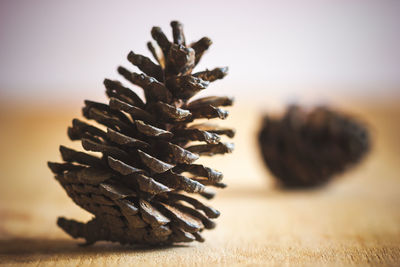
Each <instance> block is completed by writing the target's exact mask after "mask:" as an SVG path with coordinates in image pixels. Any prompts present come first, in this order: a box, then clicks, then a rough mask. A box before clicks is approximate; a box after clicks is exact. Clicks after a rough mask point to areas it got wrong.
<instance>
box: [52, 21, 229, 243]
mask: <svg viewBox="0 0 400 267" xmlns="http://www.w3.org/2000/svg"><path fill="white" fill-rule="evenodd" d="M171 27H172V30H173V42H172V43H171V42H170V41H169V40H168V39H167V37H166V36H165V35H164V33H163V32H162V31H161V29H160V28H159V27H153V29H152V31H151V35H152V37H153V38H154V40H155V41H156V42H157V44H158V46H159V47H160V49H161V51H162V53H157V50H156V49H155V47H154V46H153V45H152V43H151V42H149V43H148V48H149V50H150V51H151V53H152V54H153V56H154V57H155V59H156V60H157V62H158V64H155V63H153V61H152V60H150V59H149V58H147V57H145V56H142V55H138V54H135V53H133V52H130V53H129V55H128V60H129V61H130V62H131V63H132V64H133V65H135V66H137V67H138V68H139V69H140V70H141V71H142V72H144V73H142V74H138V73H135V72H130V71H128V70H127V69H125V68H123V67H119V68H118V72H119V73H120V74H121V75H122V76H123V77H124V78H125V79H127V80H128V81H130V82H131V83H133V84H135V85H137V86H139V87H141V88H142V89H143V90H144V96H145V101H143V100H142V99H141V98H140V97H138V95H136V93H134V92H133V91H131V90H130V89H129V88H127V87H125V86H123V85H122V84H121V83H119V82H118V81H112V80H108V79H106V80H104V85H105V87H106V93H107V96H108V97H109V98H110V101H109V103H108V104H103V103H97V102H93V101H85V107H84V108H83V116H84V117H85V118H87V119H89V120H94V121H96V122H97V123H99V124H101V125H102V126H105V127H96V126H92V125H89V124H87V123H86V122H83V121H80V120H78V119H74V120H73V121H72V127H70V128H69V129H68V136H69V137H70V139H71V140H81V143H82V146H83V148H84V149H85V150H87V151H93V152H100V153H99V154H101V157H98V156H95V155H93V154H88V153H85V152H78V151H75V150H72V149H69V148H67V147H64V146H60V152H61V156H62V158H63V160H64V163H53V162H49V163H48V165H49V167H50V169H51V170H52V172H53V173H54V174H55V178H56V179H57V180H58V181H59V182H60V183H61V185H62V186H63V187H64V189H65V190H66V192H67V194H68V195H69V196H70V197H71V198H72V200H73V201H74V202H75V203H76V204H77V205H79V206H81V207H82V208H84V209H85V210H87V211H89V212H90V213H92V214H93V215H94V218H93V219H92V220H91V221H89V222H87V223H81V222H77V221H74V220H68V219H65V218H59V219H58V225H59V226H60V227H61V228H62V229H63V230H64V231H65V232H67V233H68V234H70V235H71V236H72V237H74V238H84V239H86V243H87V244H92V243H94V242H96V241H99V240H107V241H116V242H120V243H121V244H126V243H128V244H171V243H175V242H190V241H193V240H197V241H203V237H202V236H201V235H200V232H201V231H202V230H203V229H211V228H214V227H215V224H214V222H213V221H212V220H211V219H214V218H217V217H218V216H219V212H218V211H217V210H215V209H213V208H211V207H208V206H206V205H204V204H203V203H201V202H200V201H199V200H197V199H195V198H193V197H191V196H188V195H187V194H185V192H187V193H197V194H200V195H201V196H203V197H205V198H207V199H210V198H212V197H213V195H214V193H213V191H210V190H209V189H208V188H206V186H214V187H221V188H223V187H225V184H223V183H221V180H222V173H221V172H219V171H216V170H213V169H211V168H209V167H206V166H203V165H200V164H193V162H194V161H195V160H197V159H198V158H199V156H201V155H206V156H212V155H214V154H224V153H229V152H231V151H232V149H233V144H231V143H222V142H221V135H226V136H228V137H233V135H234V131H233V130H231V129H225V128H219V127H217V126H215V125H212V124H206V123H203V124H192V122H193V121H194V120H197V119H212V118H219V119H225V118H226V117H227V116H228V112H227V111H225V110H223V109H220V108H219V107H220V106H230V105H232V102H233V100H232V99H231V98H228V97H205V98H200V99H197V100H194V101H189V100H190V99H191V98H192V97H193V96H194V95H195V94H196V93H198V92H199V91H201V90H203V89H205V88H206V87H207V86H208V85H209V83H210V82H213V81H215V80H217V79H222V78H223V77H224V76H225V75H226V74H227V71H228V68H226V67H225V68H215V69H213V70H206V71H201V72H196V73H194V74H192V70H193V68H194V67H195V66H196V64H197V63H198V62H199V60H200V58H201V56H202V55H203V53H204V52H205V51H206V50H207V49H208V47H209V46H210V45H211V40H210V39H208V38H207V37H204V38H202V39H200V40H199V41H197V42H195V43H192V44H191V45H186V42H185V37H184V35H183V30H182V24H181V23H179V22H177V21H173V22H171ZM103 129H106V130H103ZM193 141H195V142H197V143H198V144H194V145H193Z"/></svg>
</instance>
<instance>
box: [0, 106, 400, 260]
mask: <svg viewBox="0 0 400 267" xmlns="http://www.w3.org/2000/svg"><path fill="white" fill-rule="evenodd" d="M245 104H246V103H243V104H240V103H239V105H238V106H237V107H236V108H234V109H233V110H232V117H231V119H230V120H228V121H227V122H226V123H227V124H231V125H238V126H240V129H239V131H238V135H237V138H236V140H235V142H236V145H237V149H236V151H235V153H234V154H232V155H230V156H228V157H217V158H215V159H212V160H209V164H210V166H213V167H216V168H217V169H219V170H221V171H223V172H224V173H225V177H226V178H225V182H227V183H228V184H229V187H228V188H227V189H225V190H223V191H220V192H219V195H218V196H217V198H216V199H215V200H213V201H212V202H211V203H212V205H213V206H214V207H216V208H217V209H219V210H220V211H221V212H222V215H221V217H220V218H219V219H218V221H217V222H218V226H217V228H216V229H215V230H213V231H210V232H207V233H205V237H206V242H205V243H193V244H190V245H182V246H174V247H168V248H145V247H127V246H119V245H116V244H110V243H99V244H96V245H95V246H92V247H80V246H77V244H78V243H80V241H77V240H73V239H70V238H69V237H68V236H67V235H66V234H64V233H63V232H62V231H61V230H60V229H58V227H57V226H56V224H55V221H56V217H57V216H59V215H65V216H68V217H71V218H77V219H83V220H86V219H89V218H90V215H88V214H87V213H86V212H85V211H83V210H81V209H80V208H78V207H77V206H75V205H74V204H73V203H72V201H70V199H68V197H67V196H66V195H65V192H63V190H62V189H61V187H60V186H59V185H58V184H57V182H56V181H55V180H54V179H53V178H52V175H51V173H50V171H48V170H47V167H46V161H47V160H49V159H52V160H55V159H59V155H58V145H59V144H61V143H63V144H68V145H71V143H70V141H68V140H67V137H66V127H67V126H68V125H69V124H70V121H71V119H72V117H73V116H79V110H78V109H75V108H74V109H72V108H71V109H69V108H65V109H60V108H59V109H56V110H55V111H54V112H48V110H47V109H46V108H43V109H38V108H28V109H23V108H18V109H16V108H15V107H14V108H7V107H4V106H3V107H2V108H1V110H0V111H1V112H0V125H1V131H0V147H1V156H0V171H1V179H0V263H2V264H5V265H16V266H20V265H22V264H24V265H38V264H40V265H44V266H48V265H56V266H59V265H64V264H65V265H71V266H83V265H96V266H97V265H105V266H109V265H130V266H131V265H139V266H143V265H146V266H147V265H149V266H159V265H162V266H165V265H171V266H178V265H227V266H232V265H306V266H309V265H318V266H320V265H338V266H342V265H353V264H355V265H392V266H395V265H400V208H399V207H400V177H399V173H400V172H399V171H400V167H399V166H400V156H399V155H400V139H399V138H398V132H399V130H400V125H399V122H398V118H399V116H400V108H399V107H397V106H396V105H389V104H382V105H372V104H362V103H361V104H360V103H358V104H357V105H354V104H351V105H350V104H349V105H347V106H346V105H345V106H343V108H345V109H347V110H349V111H353V112H355V113H357V114H359V115H360V116H362V117H363V118H365V119H366V121H367V122H368V123H369V125H370V127H371V129H372V132H373V136H374V148H373V151H372V153H371V154H370V155H369V157H368V158H367V159H366V160H365V161H364V162H363V164H362V165H361V166H359V167H357V168H356V169H354V170H352V171H350V172H349V173H347V174H345V175H343V176H342V177H340V178H338V179H336V180H335V181H334V182H333V183H331V184H329V186H327V187H325V188H322V189H319V190H310V191H281V190H279V189H278V188H276V187H275V186H274V183H273V179H272V178H271V177H270V174H269V173H268V172H267V171H266V170H265V169H264V168H263V166H262V163H261V161H260V157H259V154H258V151H257V150H256V144H255V139H254V134H255V131H256V130H257V126H258V123H259V119H260V117H259V116H258V115H257V114H259V113H257V110H256V109H254V108H252V107H251V106H250V107H249V106H248V105H245ZM16 110H18V112H16ZM249 118H255V119H249ZM73 146H75V147H79V146H78V145H73Z"/></svg>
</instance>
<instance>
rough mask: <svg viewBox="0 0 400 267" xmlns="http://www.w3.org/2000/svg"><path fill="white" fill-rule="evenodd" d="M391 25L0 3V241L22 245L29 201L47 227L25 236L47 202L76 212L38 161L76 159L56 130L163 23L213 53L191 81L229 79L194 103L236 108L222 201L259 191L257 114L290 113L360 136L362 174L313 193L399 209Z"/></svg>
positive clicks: (270, 10) (395, 42)
mask: <svg viewBox="0 0 400 267" xmlns="http://www.w3.org/2000/svg"><path fill="white" fill-rule="evenodd" d="M399 14H400V2H399V1H396V0H393V1H391V0H335V1H334V0H325V1H321V0H300V1H288V0H279V1H278V0H277V1H272V0H264V1H250V0H247V1H236V0H235V1H215V0H214V1H211V0H202V1H175V0H170V1H151V0H147V1H105V0H101V1H99V0H96V1H95V0H93V1H88V0H85V1H53V0H36V1H29V0H25V1H24V0H9V1H7V0H1V1H0V147H1V154H0V218H6V217H7V216H8V217H9V218H11V219H12V220H13V226H12V227H11V228H7V227H6V226H4V225H5V224H3V225H2V224H1V223H0V234H2V235H6V236H7V235H11V234H12V233H18V234H21V233H23V234H25V235H30V234H31V235H32V232H31V230H30V229H28V228H26V227H25V226H24V224H23V221H25V220H26V218H27V217H24V216H27V215H26V213H24V210H28V209H29V206H26V204H27V203H28V202H30V201H38V202H40V203H41V205H38V206H37V207H36V208H35V212H37V211H38V212H39V214H41V216H48V217H46V218H47V219H46V220H44V219H43V218H41V219H39V218H36V217H35V218H34V220H36V222H40V224H41V227H40V229H42V230H37V232H36V234H37V233H39V232H40V233H42V234H49V232H48V229H56V227H55V225H54V219H55V216H56V215H59V214H65V212H60V211H56V212H53V213H48V210H54V209H59V207H61V206H57V205H56V204H57V203H58V204H61V203H62V205H63V206H62V207H63V208H62V209H65V210H69V212H70V213H71V212H75V213H79V212H81V211H78V208H77V207H76V206H74V204H73V203H72V201H69V200H68V199H67V196H66V194H65V193H64V192H63V190H62V189H61V187H60V186H59V185H58V184H57V182H56V181H55V180H54V179H53V178H52V174H51V173H50V171H49V170H48V169H47V166H46V162H47V161H48V160H52V161H56V160H58V159H60V156H59V152H58V146H59V145H60V144H65V145H68V146H70V147H79V145H78V144H71V142H70V141H69V140H68V138H67V135H66V129H67V126H69V125H70V123H71V120H72V118H73V117H80V116H81V115H80V113H81V112H80V108H81V106H82V105H83V100H84V99H91V100H95V101H106V97H105V94H104V88H103V84H102V82H103V79H104V78H106V77H107V78H113V79H114V78H115V79H120V80H121V81H123V80H122V79H121V78H120V77H119V76H118V75H117V72H116V68H117V67H118V66H119V65H123V66H125V67H128V68H129V69H131V70H135V69H134V68H133V66H131V65H130V63H129V62H128V61H127V60H126V56H127V54H128V52H129V51H131V50H132V51H134V52H135V53H140V54H144V55H147V56H150V53H149V52H148V51H147V49H146V42H147V41H149V40H150V39H151V36H150V30H151V27H152V26H160V27H162V29H163V30H164V32H165V33H166V34H167V35H168V36H169V37H171V31H170V26H169V23H170V21H171V20H180V21H181V22H182V23H183V24H184V27H185V28H184V29H185V34H186V40H187V41H195V40H198V39H200V38H201V37H203V36H208V37H210V38H211V39H212V40H213V45H212V46H211V47H210V49H209V50H208V52H207V54H206V55H205V56H204V57H203V59H202V61H201V63H200V64H199V66H198V67H197V69H198V70H202V69H205V68H214V67H217V66H229V70H230V72H229V75H228V76H227V77H226V78H225V79H224V80H221V81H217V82H215V83H213V84H212V85H211V86H210V87H209V89H207V90H205V91H204V92H202V93H201V95H229V96H233V97H235V99H236V104H235V107H234V108H232V109H231V115H230V117H229V118H228V119H227V120H226V121H224V125H228V126H233V127H235V128H237V136H236V137H235V140H234V141H235V143H236V151H235V152H234V153H233V154H232V155H228V156H225V157H216V158H213V159H212V160H210V166H212V167H215V168H217V169H219V170H221V171H223V172H224V173H225V177H226V178H225V181H226V183H228V184H229V185H230V187H229V189H227V190H224V191H223V192H221V193H222V194H223V195H224V194H225V195H230V194H232V195H233V194H234V193H235V192H239V191H240V192H244V191H246V190H247V192H251V194H253V193H254V192H260V191H264V190H269V189H268V188H272V187H271V185H272V184H273V182H272V181H273V179H272V177H271V175H270V174H269V172H268V171H267V170H266V169H265V168H264V166H263V165H262V162H261V157H260V155H259V151H258V149H257V142H256V138H255V136H256V133H257V131H258V127H259V126H260V124H259V123H260V120H261V117H262V114H263V113H264V112H272V113H279V112H281V111H282V109H283V108H284V107H285V106H286V105H287V104H288V103H293V102H296V103H299V104H303V105H310V106H311V105H317V104H329V105H331V106H333V107H334V108H337V109H341V110H343V111H345V112H349V113H351V114H354V115H356V116H358V117H360V118H361V119H362V120H364V121H365V122H366V123H367V124H368V125H369V127H370V129H371V131H372V134H373V137H374V150H373V153H372V154H371V155H370V157H369V158H368V159H367V160H366V161H365V162H364V163H363V165H362V166H361V167H359V168H357V169H356V170H354V171H352V172H351V173H350V174H346V175H345V176H349V177H347V178H349V179H344V178H343V177H342V178H343V179H340V180H338V181H335V182H334V183H333V184H332V185H330V187H329V188H328V189H325V190H328V191H329V192H330V193H331V194H333V195H335V194H336V195H337V194H339V195H340V196H341V197H342V196H350V195H352V196H353V195H354V192H355V191H354V190H355V189H360V188H361V189H360V190H361V191H358V192H363V193H360V195H357V194H356V195H357V197H360V196H361V195H362V196H364V197H365V198H368V199H374V198H373V196H376V199H382V195H386V196H390V200H388V201H392V202H390V203H399V202H400V201H399V199H398V197H396V196H398V195H399V193H400V186H399V185H400V183H399V179H398V178H399V177H398V171H399V169H398V166H399V165H398V164H399V163H400V161H399V152H400V141H399V138H398V134H397V133H398V130H400V127H399V122H398V118H399V115H400V107H399V100H400V49H399V48H400V15H399ZM135 90H136V91H137V92H139V91H140V89H139V88H136V89H135ZM350 176H351V177H350ZM378 188H379V191H378V190H377V189H378ZM345 198H346V197H345ZM305 199H306V200H304V199H303V200H304V201H305V203H308V202H307V201H308V199H307V198H305ZM394 199H395V200H396V201H395V202H393V201H394ZM310 201H311V202H312V201H315V200H310ZM314 203H315V202H314ZM357 203H358V202H357ZM384 203H386V202H384ZM388 203H389V202H388ZM303 204H304V203H303ZM51 205H55V206H51ZM68 205H69V206H68ZM357 205H358V204H357ZM382 205H383V204H382ZM386 206H387V205H386ZM13 207H17V208H13ZM324 209H325V207H323V206H321V210H324ZM228 210H229V208H228ZM17 211H20V212H19V213H18V212H17ZM28 213H29V212H28ZM385 214H386V213H385ZM387 214H388V216H389V213H387ZM397 214H398V213H397ZM371 216H372V215H371ZM380 216H383V215H382V214H381V215H380ZM385 218H386V217H385ZM387 218H390V217H387ZM388 220H389V219H388ZM0 221H1V220H0ZM18 221H20V224H18ZM43 226H48V227H43ZM10 229H11V230H10ZM396 229H398V228H396ZM58 231H59V230H54V235H59V234H60V232H58ZM396 231H397V230H396ZM50 232H51V231H50ZM51 233H53V232H51Z"/></svg>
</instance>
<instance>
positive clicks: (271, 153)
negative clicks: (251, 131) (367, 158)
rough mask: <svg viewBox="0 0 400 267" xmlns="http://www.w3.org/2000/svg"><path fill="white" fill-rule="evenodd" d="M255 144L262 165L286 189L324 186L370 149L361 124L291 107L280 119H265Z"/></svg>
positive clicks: (325, 112) (326, 111)
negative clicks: (258, 150)
mask: <svg viewBox="0 0 400 267" xmlns="http://www.w3.org/2000/svg"><path fill="white" fill-rule="evenodd" d="M258 141H259V145H260V147H261V153H262V156H263V158H264V161H265V163H266V165H267V166H268V168H269V169H270V170H271V172H272V173H273V174H274V175H275V177H276V178H277V179H279V181H280V182H281V184H282V185H283V186H286V187H310V186H318V185H321V184H324V183H326V182H327V181H329V180H330V179H331V178H332V176H334V175H335V174H338V173H340V172H342V171H344V170H345V169H346V168H347V167H349V166H351V165H353V164H355V163H357V162H358V161H360V160H361V159H362V158H363V156H364V155H365V154H366V153H367V152H368V150H369V148H370V137H369V134H368V130H367V128H366V127H365V126H364V125H363V124H361V123H360V122H358V121H356V120H354V119H352V118H350V117H348V116H345V115H343V114H339V113H337V112H334V111H332V110H329V109H328V108H326V107H318V108H315V109H313V110H311V111H308V112H307V111H305V110H304V109H302V108H300V107H298V106H291V107H289V108H288V110H287V111H286V113H285V115H284V116H283V117H282V118H270V117H269V116H265V118H264V121H263V125H262V127H261V131H260V133H259V136H258Z"/></svg>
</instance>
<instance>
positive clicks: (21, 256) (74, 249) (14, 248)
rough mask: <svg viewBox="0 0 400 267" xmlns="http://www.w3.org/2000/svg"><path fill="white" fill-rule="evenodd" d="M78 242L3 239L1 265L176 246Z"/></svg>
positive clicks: (0, 241)
mask: <svg viewBox="0 0 400 267" xmlns="http://www.w3.org/2000/svg"><path fill="white" fill-rule="evenodd" d="M79 244H80V243H79V242H78V241H76V240H71V239H40V238H38V239H34V238H32V239H31V238H13V239H3V240H2V239H0V263H13V262H14V263H16V262H33V261H38V260H40V261H42V260H47V259H48V260H51V259H64V258H68V259H73V258H74V257H78V256H79V257H82V256H89V257H92V256H96V255H98V256H103V257H104V256H107V255H109V254H114V255H115V254H119V253H129V252H131V253H147V252H152V251H160V250H164V249H169V248H171V247H174V248H177V247H178V248H179V247H185V246H184V245H173V246H155V247H149V246H121V245H119V244H117V243H107V242H98V243H96V244H95V245H92V246H79Z"/></svg>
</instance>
